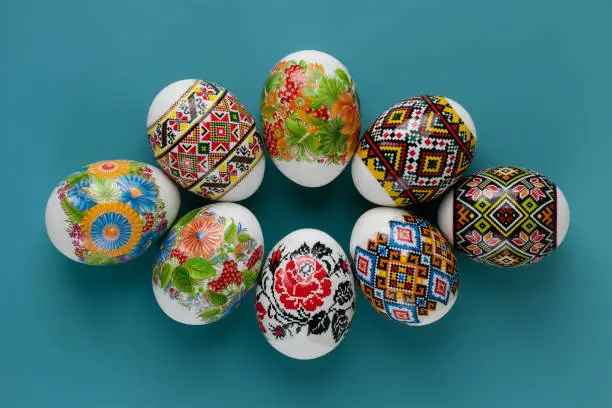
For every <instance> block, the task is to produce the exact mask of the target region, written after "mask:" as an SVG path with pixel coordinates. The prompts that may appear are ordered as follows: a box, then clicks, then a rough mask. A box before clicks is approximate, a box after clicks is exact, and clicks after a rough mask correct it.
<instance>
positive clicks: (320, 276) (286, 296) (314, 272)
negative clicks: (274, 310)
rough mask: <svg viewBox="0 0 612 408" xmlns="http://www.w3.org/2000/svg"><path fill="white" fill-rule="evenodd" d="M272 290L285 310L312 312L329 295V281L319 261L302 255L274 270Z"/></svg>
mask: <svg viewBox="0 0 612 408" xmlns="http://www.w3.org/2000/svg"><path fill="white" fill-rule="evenodd" d="M274 290H275V292H276V293H278V295H279V299H280V301H281V303H282V304H283V306H284V307H285V308H286V309H288V310H297V309H299V308H300V307H301V308H302V309H304V310H305V311H307V312H314V311H315V310H317V308H319V307H321V306H322V305H323V301H324V300H325V298H326V297H328V296H329V295H331V281H330V280H329V278H328V277H327V271H326V270H325V268H324V267H323V265H321V263H320V262H319V261H317V260H316V259H315V258H313V257H312V256H309V255H302V256H298V257H297V258H296V259H292V260H290V261H289V262H287V264H286V265H285V268H284V269H283V268H278V269H277V270H276V272H275V274H274Z"/></svg>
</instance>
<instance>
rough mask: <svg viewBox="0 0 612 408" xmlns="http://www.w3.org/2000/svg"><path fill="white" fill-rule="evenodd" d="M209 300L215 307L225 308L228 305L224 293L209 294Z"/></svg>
mask: <svg viewBox="0 0 612 408" xmlns="http://www.w3.org/2000/svg"><path fill="white" fill-rule="evenodd" d="M208 300H210V303H211V304H212V305H213V306H223V305H224V304H226V303H227V296H225V295H224V294H223V293H216V292H208Z"/></svg>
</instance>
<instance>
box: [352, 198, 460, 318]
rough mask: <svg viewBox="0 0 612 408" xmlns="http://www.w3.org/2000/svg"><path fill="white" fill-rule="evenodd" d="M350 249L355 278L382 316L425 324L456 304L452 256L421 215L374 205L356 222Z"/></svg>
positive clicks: (455, 276) (455, 275)
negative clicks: (374, 206)
mask: <svg viewBox="0 0 612 408" xmlns="http://www.w3.org/2000/svg"><path fill="white" fill-rule="evenodd" d="M350 250H351V258H352V261H353V272H354V275H355V277H356V282H357V283H358V284H359V286H360V287H361V291H362V292H363V294H364V295H365V297H366V299H367V300H368V301H369V302H370V304H371V305H372V307H374V309H376V311H377V312H378V313H380V314H381V315H383V316H385V317H386V318H388V319H391V320H393V321H396V322H400V323H404V324H407V325H410V326H421V325H426V324H429V323H433V322H435V321H437V320H439V319H441V318H442V317H443V316H444V315H446V314H447V313H448V311H449V310H450V309H451V308H452V307H453V305H454V304H455V301H456V299H457V295H458V293H459V273H458V271H457V265H456V261H455V255H454V254H453V251H452V248H451V246H450V244H449V243H448V241H447V240H446V238H444V236H443V235H442V233H441V232H440V231H438V229H437V228H436V227H434V226H433V225H432V224H430V223H429V222H428V221H426V220H425V219H423V218H421V217H418V216H416V215H413V214H412V213H410V212H408V211H405V210H402V209H399V208H389V207H379V208H373V209H371V210H369V211H367V212H365V213H364V214H363V215H362V216H361V217H360V218H359V219H358V220H357V222H356V223H355V227H354V228H353V232H352V234H351V243H350Z"/></svg>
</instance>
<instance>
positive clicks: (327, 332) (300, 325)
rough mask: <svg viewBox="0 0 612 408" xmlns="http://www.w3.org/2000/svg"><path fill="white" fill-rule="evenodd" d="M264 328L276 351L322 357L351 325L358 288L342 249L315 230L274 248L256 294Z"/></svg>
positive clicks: (289, 237)
mask: <svg viewBox="0 0 612 408" xmlns="http://www.w3.org/2000/svg"><path fill="white" fill-rule="evenodd" d="M255 302H256V303H255V311H256V313H257V320H258V323H259V328H260V329H261V331H262V332H263V334H264V336H265V337H266V339H267V340H268V342H269V343H270V344H271V345H272V347H274V348H275V349H276V350H277V351H279V352H281V353H282V354H284V355H286V356H288V357H292V358H296V359H313V358H317V357H321V356H323V355H325V354H327V353H329V352H330V351H332V350H333V349H334V348H336V347H337V346H338V344H339V343H340V341H342V339H343V338H344V336H345V335H346V333H347V330H348V329H349V327H350V325H351V321H352V319H353V313H354V309H355V286H354V282H353V276H352V274H351V269H350V265H349V262H348V260H347V258H346V256H345V254H344V251H343V250H342V248H341V247H340V245H339V244H338V243H337V242H336V241H335V240H334V239H333V238H332V237H330V236H329V235H327V234H326V233H324V232H322V231H319V230H315V229H301V230H298V231H294V232H292V233H291V234H289V235H287V236H286V237H284V238H283V239H281V240H280V241H279V242H278V243H277V244H276V245H275V246H274V248H272V251H271V252H270V254H269V255H268V258H267V259H266V262H265V264H264V269H263V271H262V275H261V281H260V283H259V285H258V286H257V291H256V295H255Z"/></svg>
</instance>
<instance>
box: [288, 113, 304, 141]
mask: <svg viewBox="0 0 612 408" xmlns="http://www.w3.org/2000/svg"><path fill="white" fill-rule="evenodd" d="M285 126H286V127H287V130H288V131H289V132H291V134H292V135H293V136H294V138H292V139H294V140H296V141H299V139H301V138H302V137H303V136H304V135H305V134H306V129H307V127H306V124H305V123H304V122H302V120H301V119H299V118H297V115H296V116H293V115H292V116H289V117H288V118H287V119H285Z"/></svg>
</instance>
